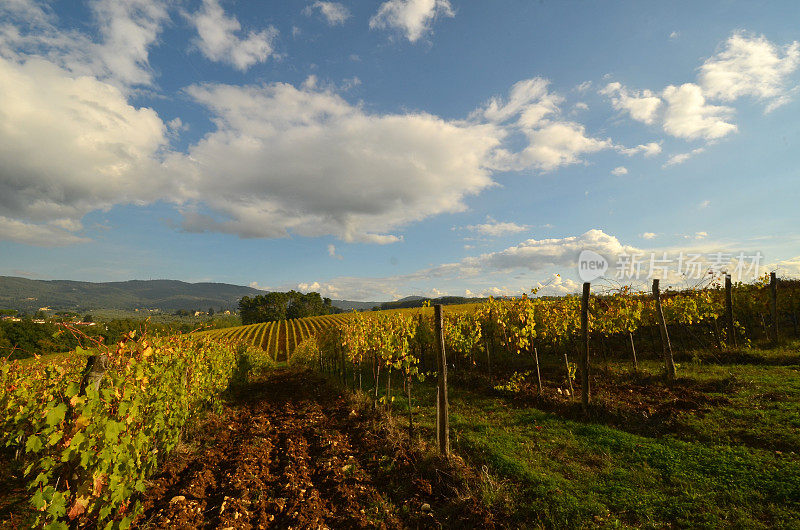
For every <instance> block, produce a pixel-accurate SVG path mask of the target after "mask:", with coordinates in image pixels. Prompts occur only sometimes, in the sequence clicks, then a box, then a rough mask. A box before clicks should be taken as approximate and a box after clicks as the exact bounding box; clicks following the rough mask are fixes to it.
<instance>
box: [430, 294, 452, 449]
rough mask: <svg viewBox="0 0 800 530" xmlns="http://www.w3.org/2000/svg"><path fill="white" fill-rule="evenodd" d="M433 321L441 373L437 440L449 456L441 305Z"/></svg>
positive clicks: (437, 358)
mask: <svg viewBox="0 0 800 530" xmlns="http://www.w3.org/2000/svg"><path fill="white" fill-rule="evenodd" d="M433 320H434V326H435V329H434V332H435V334H436V337H435V339H436V369H437V371H438V373H439V385H438V387H437V390H436V439H437V441H438V443H439V452H440V453H442V454H443V455H445V456H448V455H449V454H450V421H449V417H448V410H447V356H446V355H445V351H444V330H443V325H442V324H443V322H442V305H441V304H436V305H434V306H433Z"/></svg>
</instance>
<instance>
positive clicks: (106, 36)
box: [92, 0, 169, 85]
mask: <svg viewBox="0 0 800 530" xmlns="http://www.w3.org/2000/svg"><path fill="white" fill-rule="evenodd" d="M92 7H93V9H94V12H95V17H96V19H97V21H98V26H99V28H100V34H101V35H102V36H103V44H102V45H101V46H100V47H99V49H98V50H97V54H98V56H99V57H100V59H101V60H102V62H103V63H104V64H105V65H106V67H107V68H108V69H109V70H110V71H111V72H112V73H113V75H114V77H115V78H116V79H119V80H120V81H122V82H123V83H125V84H128V85H149V84H150V83H151V82H152V73H151V71H150V68H149V64H148V54H149V51H148V50H149V47H150V46H151V45H152V44H153V43H154V42H155V41H156V39H157V38H158V35H159V33H160V32H161V27H162V25H163V24H164V23H165V21H166V20H167V19H168V18H169V16H168V14H167V9H166V5H165V4H164V3H163V2H159V1H151V0H132V1H129V2H118V1H116V0H101V1H98V2H95V3H94V4H93V6H92Z"/></svg>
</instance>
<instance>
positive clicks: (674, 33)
mask: <svg viewBox="0 0 800 530" xmlns="http://www.w3.org/2000/svg"><path fill="white" fill-rule="evenodd" d="M680 35H681V33H680V32H679V31H673V32H672V33H670V34H669V38H670V39H677V38H678V37H680Z"/></svg>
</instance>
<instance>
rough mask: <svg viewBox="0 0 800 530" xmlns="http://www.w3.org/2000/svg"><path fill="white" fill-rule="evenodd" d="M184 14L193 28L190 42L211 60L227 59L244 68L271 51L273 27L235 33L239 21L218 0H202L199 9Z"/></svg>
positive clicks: (238, 28)
mask: <svg viewBox="0 0 800 530" xmlns="http://www.w3.org/2000/svg"><path fill="white" fill-rule="evenodd" d="M187 18H188V19H189V21H190V22H191V23H192V25H194V27H195V28H196V29H197V38H195V39H194V40H193V42H194V44H195V45H196V46H197V48H198V49H199V50H200V51H201V52H202V54H203V55H204V56H205V57H206V58H208V59H209V60H211V61H215V62H224V63H228V64H230V65H232V66H234V67H235V68H236V69H238V70H241V71H245V70H247V69H248V68H250V67H251V66H253V65H254V64H256V63H263V62H265V61H266V60H267V59H268V58H269V57H270V56H271V55H273V54H274V48H273V45H274V41H275V39H276V38H277V36H278V30H277V29H275V28H274V27H272V26H269V27H268V28H266V29H262V30H261V31H258V32H256V31H250V32H249V33H248V34H247V37H244V38H242V37H239V36H237V35H236V34H237V33H238V32H239V31H240V30H241V29H242V25H241V24H240V23H239V21H238V20H237V19H236V17H233V16H227V15H226V14H225V11H224V10H223V9H222V6H220V4H219V1H218V0H203V6H202V7H201V9H200V10H199V11H197V12H196V13H194V14H191V15H187Z"/></svg>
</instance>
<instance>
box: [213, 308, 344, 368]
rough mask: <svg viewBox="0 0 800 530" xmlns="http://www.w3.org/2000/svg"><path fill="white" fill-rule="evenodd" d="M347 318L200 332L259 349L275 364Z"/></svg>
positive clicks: (300, 319)
mask: <svg viewBox="0 0 800 530" xmlns="http://www.w3.org/2000/svg"><path fill="white" fill-rule="evenodd" d="M347 318H349V315H346V314H339V315H323V316H316V317H307V318H292V319H287V320H276V321H272V322H261V323H258V324H249V325H247V326H236V327H232V328H224V329H217V330H213V331H204V332H200V333H198V334H199V335H206V336H207V337H208V338H210V339H214V340H222V341H233V342H242V343H245V344H249V345H251V346H255V347H257V348H261V349H262V350H264V351H265V352H266V353H267V355H269V357H270V358H271V359H273V360H274V361H276V362H285V361H287V360H288V359H289V357H291V355H292V353H293V352H294V350H295V348H297V345H298V344H300V343H302V342H303V341H305V340H307V339H310V338H312V337H315V336H316V335H317V334H318V333H320V332H321V331H324V330H326V329H328V328H330V327H333V326H337V325H339V324H341V323H343V322H344V321H345V320H346V319H347Z"/></svg>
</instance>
